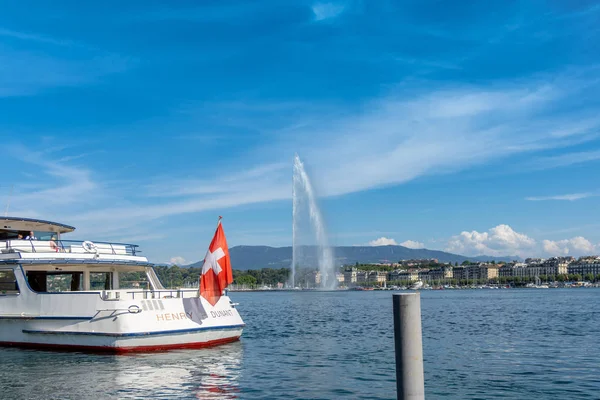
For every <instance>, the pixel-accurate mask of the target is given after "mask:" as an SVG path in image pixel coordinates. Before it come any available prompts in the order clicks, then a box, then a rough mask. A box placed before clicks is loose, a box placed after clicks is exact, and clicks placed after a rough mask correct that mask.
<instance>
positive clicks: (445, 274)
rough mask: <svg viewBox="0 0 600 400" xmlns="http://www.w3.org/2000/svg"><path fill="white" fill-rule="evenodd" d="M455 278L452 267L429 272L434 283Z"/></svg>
mask: <svg viewBox="0 0 600 400" xmlns="http://www.w3.org/2000/svg"><path fill="white" fill-rule="evenodd" d="M453 277H454V274H453V273H452V267H451V266H445V267H441V268H436V269H432V270H430V271H429V279H431V280H432V281H441V280H446V279H452V278H453Z"/></svg>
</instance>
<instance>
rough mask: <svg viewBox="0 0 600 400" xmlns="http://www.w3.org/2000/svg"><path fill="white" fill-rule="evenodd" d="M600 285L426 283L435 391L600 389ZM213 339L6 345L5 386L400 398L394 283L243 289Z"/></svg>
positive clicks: (31, 395)
mask: <svg viewBox="0 0 600 400" xmlns="http://www.w3.org/2000/svg"><path fill="white" fill-rule="evenodd" d="M599 296H600V290H597V289H549V290H539V289H538V290H535V289H533V290H526V289H521V290H519V289H517V290H460V291H459V290H455V291H423V292H422V294H421V306H422V317H423V351H424V358H425V392H426V398H427V399H438V398H455V399H490V398H503V399H511V398H512V399H528V400H531V399H598V398H600V352H599V349H600V307H599V305H598V298H599ZM231 297H232V299H233V300H234V301H236V302H239V303H240V305H239V307H238V308H239V311H240V313H241V314H242V317H243V318H244V320H245V322H246V324H247V328H246V330H245V332H244V335H243V336H242V340H241V341H240V342H238V343H233V344H229V345H225V346H220V347H215V348H212V349H204V350H194V351H188V350H186V351H172V352H167V353H155V354H140V355H127V356H108V355H89V354H80V353H61V352H44V351H34V350H19V349H0V360H1V362H0V398H6V399H21V398H22V399H51V398H55V399H82V398H94V399H103V398H165V399H174V398H190V399H193V398H199V399H223V398H240V399H262V398H269V399H276V398H282V399H283V398H285V399H294V398H298V399H300V398H302V399H338V398H347V399H361V398H362V399H393V398H395V396H396V392H395V390H396V386H395V366H394V344H393V329H392V292H285V293H283V292H280V293H275V292H261V293H231Z"/></svg>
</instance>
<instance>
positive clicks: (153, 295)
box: [101, 289, 198, 300]
mask: <svg viewBox="0 0 600 400" xmlns="http://www.w3.org/2000/svg"><path fill="white" fill-rule="evenodd" d="M101 297H102V299H103V300H152V299H156V300H158V299H176V298H177V299H179V298H190V297H198V289H164V290H130V289H120V290H103V291H102V293H101Z"/></svg>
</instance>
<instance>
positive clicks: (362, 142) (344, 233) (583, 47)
mask: <svg viewBox="0 0 600 400" xmlns="http://www.w3.org/2000/svg"><path fill="white" fill-rule="evenodd" d="M598 43H600V5H599V4H598V3H595V2H585V1H578V2H565V1H498V2H481V1H463V2H452V3H450V2H441V1H406V2H400V1H398V2H392V1H369V2H367V1H340V2H311V1H298V2H291V1H290V2H279V1H272V0H271V1H256V2H241V1H223V0H222V1H214V2H213V1H203V2H197V1H190V2H185V1H179V2H155V1H128V2H124V3H123V2H102V3H97V4H93V5H90V4H85V2H75V1H55V2H52V4H51V5H50V4H49V3H47V2H40V3H35V2H32V3H28V4H26V5H25V4H23V3H7V4H4V5H3V12H2V13H1V15H0V135H1V137H2V143H3V146H2V147H3V152H2V153H3V162H4V165H5V173H4V174H3V179H2V181H1V182H0V197H1V199H2V204H3V205H5V204H6V202H7V199H8V198H9V193H11V190H12V196H11V201H10V211H9V214H11V215H19V216H27V217H39V218H45V219H51V220H58V221H60V222H64V223H67V224H72V225H75V226H77V228H78V231H77V233H74V234H72V237H73V238H74V237H77V238H81V239H91V240H109V239H110V240H115V241H124V242H135V243H139V244H140V245H141V246H142V248H143V250H144V251H145V254H146V255H148V256H149V257H150V258H151V259H152V260H155V261H157V262H169V261H171V260H173V261H176V262H182V261H183V260H185V261H186V262H194V261H197V260H199V259H201V258H202V257H203V256H204V253H205V251H206V248H207V246H208V243H209V242H210V239H211V237H212V233H213V231H214V227H215V223H216V219H217V217H218V215H223V216H224V218H225V219H224V227H225V232H226V234H227V235H228V239H229V244H230V246H234V245H239V244H246V245H255V244H264V245H272V246H285V245H290V243H291V236H292V232H291V208H292V203H291V183H292V160H293V156H294V153H295V152H297V153H298V154H299V155H300V157H302V159H303V161H304V163H305V165H306V167H307V170H308V173H309V174H310V175H311V177H312V179H313V183H314V186H315V190H316V192H317V193H318V194H319V196H320V198H319V203H320V205H321V207H322V209H323V214H324V217H325V220H326V223H327V229H328V233H329V236H330V241H331V243H332V244H335V245H357V244H369V243H373V244H385V243H405V244H407V245H409V246H412V247H421V246H424V247H427V248H433V249H442V250H449V251H453V252H457V253H462V254H468V255H477V254H489V255H507V254H508V255H520V256H523V257H525V256H530V255H540V256H549V255H561V254H574V255H580V254H586V253H594V252H596V253H600V233H599V232H600V229H599V228H600V218H599V217H600V215H599V212H598V205H599V204H600V184H599V183H598V179H597V175H598V172H599V171H600V169H599V167H600V129H599V128H600V112H599V111H600V90H599V89H600V52H599V51H598ZM11 187H12V189H11Z"/></svg>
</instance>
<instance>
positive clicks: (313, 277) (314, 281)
mask: <svg viewBox="0 0 600 400" xmlns="http://www.w3.org/2000/svg"><path fill="white" fill-rule="evenodd" d="M308 284H309V285H310V286H312V287H316V286H320V285H321V272H319V271H314V272H311V273H310V275H309V276H308Z"/></svg>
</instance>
